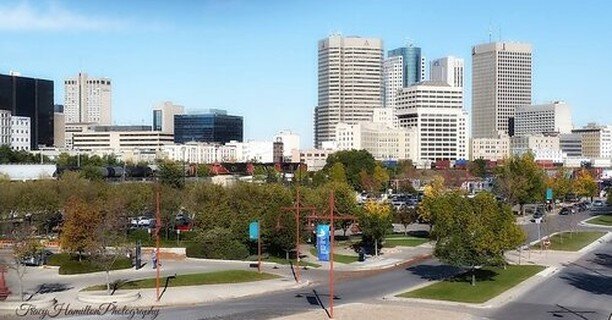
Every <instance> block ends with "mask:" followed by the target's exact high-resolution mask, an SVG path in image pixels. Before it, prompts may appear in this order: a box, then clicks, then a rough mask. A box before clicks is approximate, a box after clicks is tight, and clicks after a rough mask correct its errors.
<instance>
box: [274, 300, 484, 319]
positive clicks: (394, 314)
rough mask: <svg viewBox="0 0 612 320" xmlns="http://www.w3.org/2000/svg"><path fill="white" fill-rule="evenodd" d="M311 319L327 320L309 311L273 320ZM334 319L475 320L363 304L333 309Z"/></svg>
mask: <svg viewBox="0 0 612 320" xmlns="http://www.w3.org/2000/svg"><path fill="white" fill-rule="evenodd" d="M311 319H314V320H316V319H321V320H326V319H329V317H328V316H327V313H326V312H325V311H324V310H322V309H319V310H316V311H309V312H304V313H300V314H295V315H291V316H287V317H281V318H276V319H275V320H311ZM334 319H343V320H344V319H345V320H352V319H362V320H379V319H385V320H403V319H419V320H438V319H454V320H470V319H477V317H474V316H472V315H470V314H467V313H461V312H456V311H450V310H437V309H432V308H426V307H420V306H400V305H392V304H365V303H349V304H344V305H341V306H338V307H336V308H334Z"/></svg>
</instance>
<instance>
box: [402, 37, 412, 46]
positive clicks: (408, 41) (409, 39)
mask: <svg viewBox="0 0 612 320" xmlns="http://www.w3.org/2000/svg"><path fill="white" fill-rule="evenodd" d="M404 39H405V40H406V47H412V46H413V45H414V40H412V39H411V38H409V37H406V38H404Z"/></svg>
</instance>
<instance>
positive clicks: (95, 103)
mask: <svg viewBox="0 0 612 320" xmlns="http://www.w3.org/2000/svg"><path fill="white" fill-rule="evenodd" d="M111 94H112V91H111V80H110V79H109V78H90V77H89V76H88V75H87V73H79V74H78V75H76V76H75V77H72V78H68V79H66V80H65V81H64V113H65V115H66V123H84V122H87V123H95V124H101V125H110V124H111V122H112V116H111Z"/></svg>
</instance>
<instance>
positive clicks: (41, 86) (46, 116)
mask: <svg viewBox="0 0 612 320" xmlns="http://www.w3.org/2000/svg"><path fill="white" fill-rule="evenodd" d="M0 109H2V110H9V111H11V114H12V115H13V116H19V117H29V118H30V123H31V124H32V127H31V128H30V132H31V139H30V141H31V149H32V150H36V149H38V146H39V145H42V146H53V111H54V108H53V81H51V80H44V79H34V78H27V77H21V76H13V75H4V74H0Z"/></svg>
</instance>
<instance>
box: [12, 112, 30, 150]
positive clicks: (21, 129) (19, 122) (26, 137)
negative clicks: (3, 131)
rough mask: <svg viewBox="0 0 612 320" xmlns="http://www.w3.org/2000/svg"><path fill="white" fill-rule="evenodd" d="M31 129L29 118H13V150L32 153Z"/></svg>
mask: <svg viewBox="0 0 612 320" xmlns="http://www.w3.org/2000/svg"><path fill="white" fill-rule="evenodd" d="M30 128H31V124H30V118H29V117H17V116H11V149H13V150H25V151H30V146H31V143H30V139H31V136H30V135H31V129H30Z"/></svg>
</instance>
